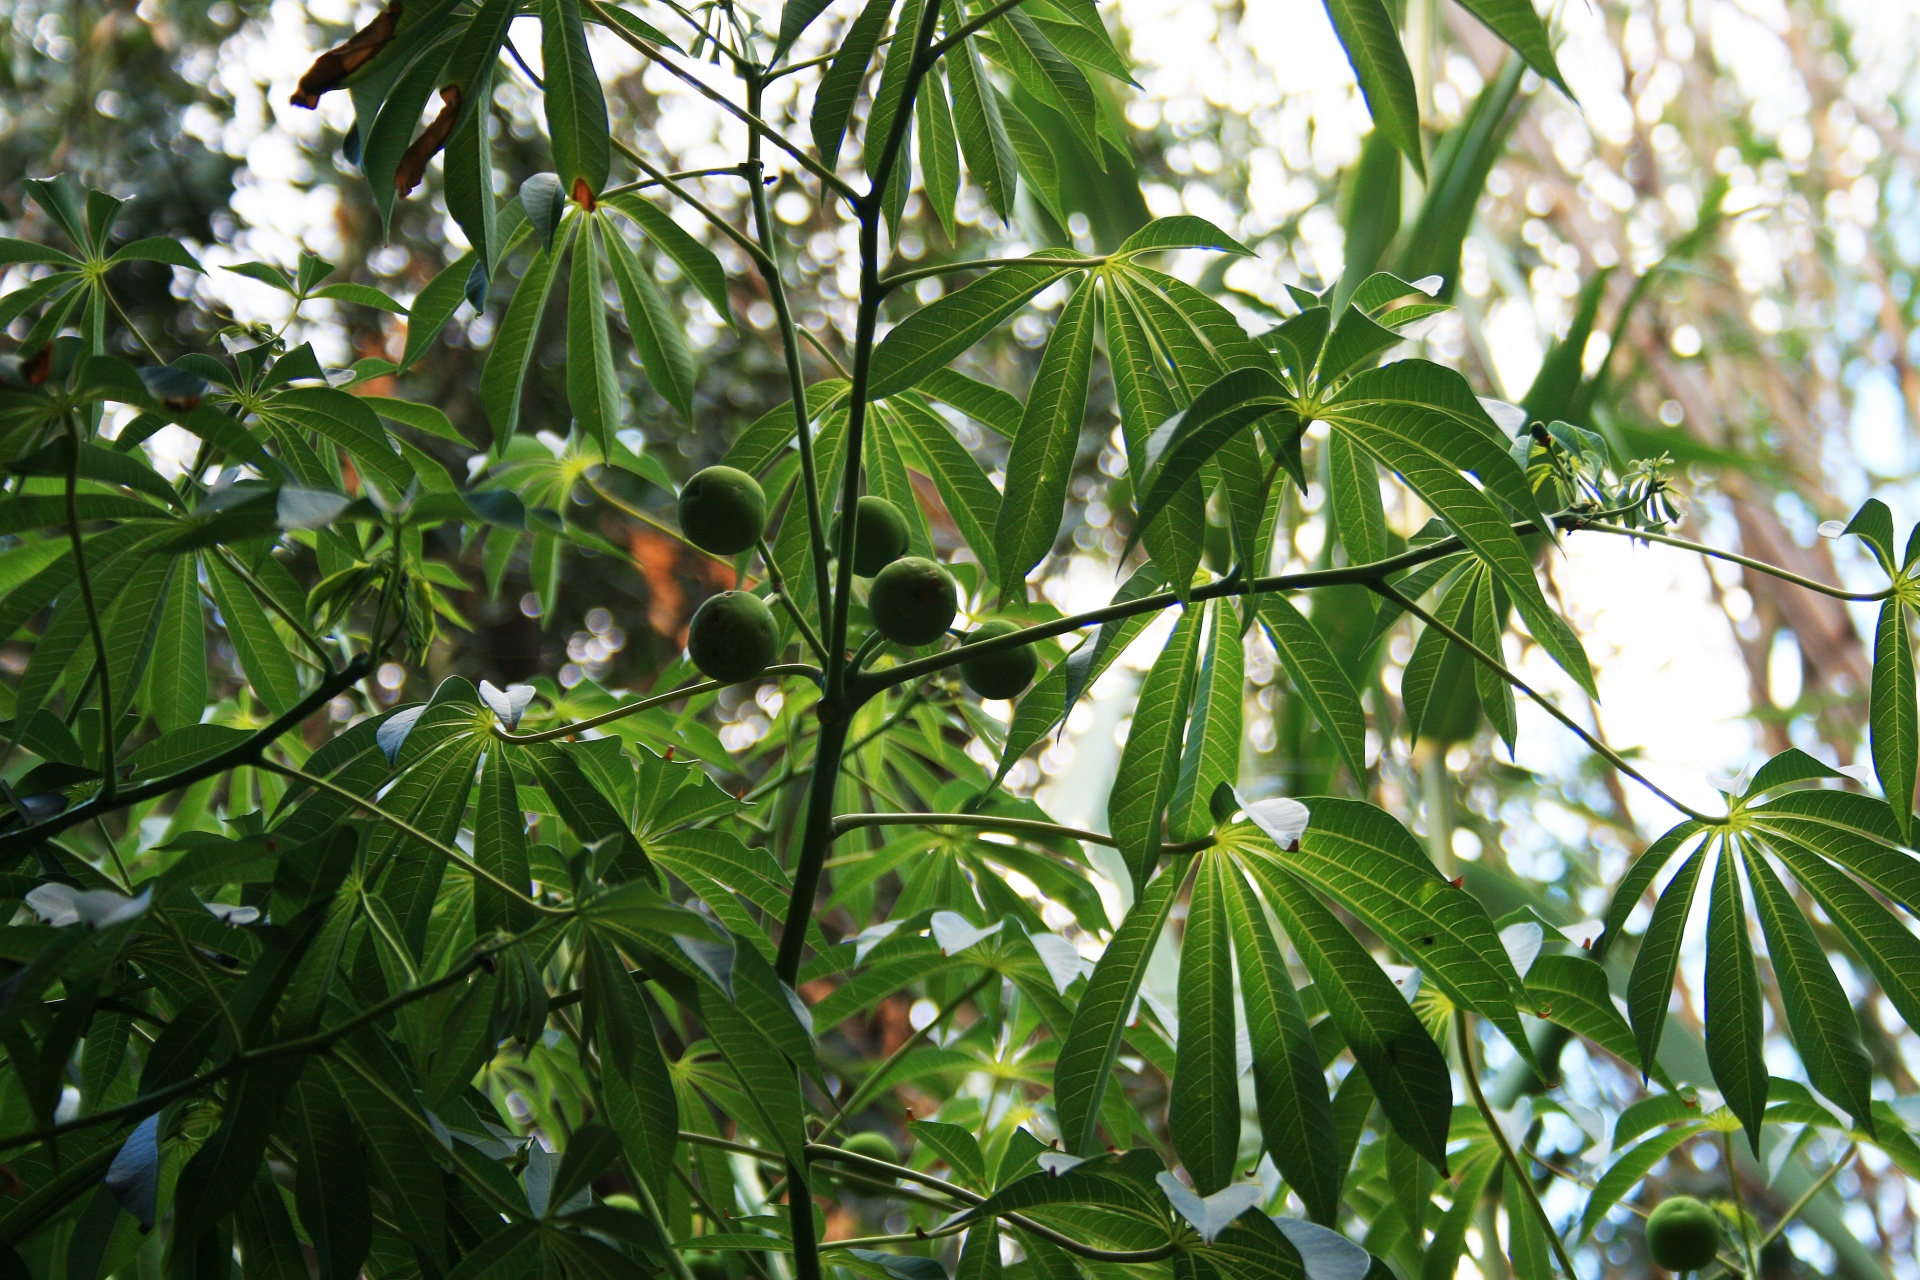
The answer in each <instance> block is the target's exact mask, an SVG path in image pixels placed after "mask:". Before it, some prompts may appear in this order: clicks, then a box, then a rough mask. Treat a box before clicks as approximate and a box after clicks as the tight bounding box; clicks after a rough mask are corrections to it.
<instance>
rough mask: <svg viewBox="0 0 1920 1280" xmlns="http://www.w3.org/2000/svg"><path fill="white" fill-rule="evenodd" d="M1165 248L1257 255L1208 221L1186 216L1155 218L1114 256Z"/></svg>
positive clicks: (1130, 255)
mask: <svg viewBox="0 0 1920 1280" xmlns="http://www.w3.org/2000/svg"><path fill="white" fill-rule="evenodd" d="M1161 249H1218V250H1220V251H1221V252H1222V253H1231V254H1240V255H1245V256H1251V255H1252V253H1253V250H1251V249H1249V248H1247V246H1245V245H1243V244H1241V243H1240V242H1239V241H1238V240H1235V239H1234V238H1233V237H1232V236H1230V235H1228V234H1227V233H1226V232H1224V231H1222V230H1221V229H1220V228H1219V227H1216V226H1214V225H1213V224H1212V223H1211V222H1208V221H1207V220H1206V219H1205V218H1201V217H1197V216H1195V215H1194V214H1191V213H1182V214H1175V215H1174V216H1173V217H1170V218H1155V219H1154V220H1153V221H1152V222H1149V223H1148V224H1147V225H1146V226H1144V227H1142V228H1140V229H1139V230H1138V231H1136V232H1134V233H1133V234H1132V235H1130V236H1128V237H1127V238H1126V240H1125V241H1124V242H1122V243H1121V245H1120V247H1119V248H1118V249H1115V250H1114V251H1113V256H1114V257H1116V258H1130V257H1132V256H1134V255H1135V254H1140V253H1153V252H1156V251H1158V250H1161Z"/></svg>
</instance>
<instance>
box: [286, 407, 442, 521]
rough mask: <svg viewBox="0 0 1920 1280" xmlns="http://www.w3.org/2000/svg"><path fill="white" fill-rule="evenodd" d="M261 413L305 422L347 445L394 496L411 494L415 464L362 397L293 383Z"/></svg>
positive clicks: (288, 421)
mask: <svg viewBox="0 0 1920 1280" xmlns="http://www.w3.org/2000/svg"><path fill="white" fill-rule="evenodd" d="M261 417H262V418H263V419H265V420H266V421H267V422H268V423H269V424H276V423H284V424H291V425H293V426H296V427H304V428H305V429H307V430H309V431H312V432H314V433H315V434H316V435H318V436H320V437H321V438H322V439H323V440H326V441H328V442H329V443H331V444H334V445H338V446H339V447H340V448H342V449H345V450H346V451H347V452H348V453H349V454H350V455H352V457H353V461H354V464H355V465H356V466H358V467H359V468H360V470H361V472H362V473H363V474H365V475H368V476H371V477H372V478H373V479H374V480H377V481H378V482H379V483H380V485H381V487H382V488H384V489H385V490H386V492H387V493H388V494H389V495H390V496H392V497H393V498H396V499H397V498H399V497H400V496H401V495H402V494H404V493H406V491H407V489H408V487H409V485H410V484H411V483H412V481H413V469H412V468H411V467H409V466H408V465H407V462H406V460H405V459H404V458H402V457H401V456H400V455H399V454H397V453H395V452H394V449H393V444H392V442H391V441H390V440H389V439H388V438H387V433H386V432H385V431H384V430H382V429H381V426H380V420H379V418H378V417H376V416H375V414H374V412H373V410H372V409H371V408H370V407H368V405H367V404H366V403H365V402H363V401H362V400H361V399H360V398H359V397H358V396H351V395H348V394H347V393H346V392H344V391H340V390H337V389H335V388H333V387H290V388H288V389H287V390H285V391H282V392H280V393H279V394H278V395H276V396H274V398H273V399H272V400H270V401H268V402H267V404H266V406H265V407H264V408H263V409H262V410H261Z"/></svg>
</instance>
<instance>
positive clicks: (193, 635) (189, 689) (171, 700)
mask: <svg viewBox="0 0 1920 1280" xmlns="http://www.w3.org/2000/svg"><path fill="white" fill-rule="evenodd" d="M154 651H155V652H156V653H158V654H160V655H161V660H160V661H159V662H156V663H154V664H152V665H151V666H150V667H149V668H148V670H147V701H146V706H147V709H148V710H149V711H150V712H152V713H153V718H154V721H155V722H156V723H157V724H158V725H159V726H160V731H161V732H162V733H168V732H171V731H173V730H175V729H184V728H186V727H187V726H189V725H197V724H199V723H200V715H201V713H202V712H203V711H205V710H206V706H207V664H206V652H207V627H206V617H205V615H204V614H203V613H202V612H201V608H200V571H199V568H198V562H197V561H196V560H195V559H194V558H193V557H192V556H183V557H181V559H180V564H179V569H178V571H177V572H175V573H174V575H173V580H172V581H171V582H170V583H169V584H168V586H167V598H166V603H165V604H164V605H162V606H161V610H160V628H159V631H158V632H157V633H156V634H155V636H154Z"/></svg>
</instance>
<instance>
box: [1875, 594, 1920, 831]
mask: <svg viewBox="0 0 1920 1280" xmlns="http://www.w3.org/2000/svg"><path fill="white" fill-rule="evenodd" d="M1867 724H1868V726H1869V729H1870V735H1869V736H1870V737H1871V738H1872V740H1873V772H1874V776H1875V777H1877V778H1878V779H1879V780H1880V790H1881V791H1882V792H1883V793H1884V794H1885V795H1886V797H1887V804H1888V805H1889V806H1891V807H1892V809H1893V814H1894V818H1895V820H1897V821H1898V822H1899V824H1900V831H1901V834H1902V835H1903V836H1909V837H1910V836H1911V834H1912V831H1913V787H1914V770H1915V761H1916V759H1920V705H1917V704H1916V701H1915V693H1914V674H1913V637H1912V635H1911V633H1910V632H1909V631H1908V630H1907V613H1906V607H1905V606H1904V605H1902V604H1901V602H1900V599H1899V597H1897V596H1895V597H1892V598H1890V599H1888V600H1887V601H1886V603H1884V604H1882V605H1881V606H1880V619H1879V621H1878V622H1877V623H1876V624H1875V626H1874V629H1873V688H1872V691H1871V693H1870V694H1869V695H1868V705H1867Z"/></svg>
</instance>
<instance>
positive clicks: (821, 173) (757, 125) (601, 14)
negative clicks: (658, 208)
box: [586, 0, 860, 201]
mask: <svg viewBox="0 0 1920 1280" xmlns="http://www.w3.org/2000/svg"><path fill="white" fill-rule="evenodd" d="M586 7H587V8H588V9H590V10H592V11H593V13H594V16H595V17H597V18H599V19H600V21H601V24H602V25H604V26H605V27H606V28H607V30H608V31H610V32H612V33H613V35H614V36H615V37H617V38H618V39H620V40H622V41H624V42H625V43H626V44H628V45H629V46H631V47H632V48H633V49H635V50H637V51H638V52H640V53H643V54H645V55H646V57H647V59H648V60H649V61H651V62H652V63H654V65H656V66H658V67H659V68H660V69H661V70H663V71H665V72H666V73H667V74H668V75H670V76H672V77H674V78H675V79H676V80H679V81H680V82H681V83H682V84H685V85H686V86H687V87H688V88H690V89H692V90H693V91H694V92H695V93H697V94H699V95H700V96H701V97H703V98H705V99H706V100H707V101H709V102H711V103H713V104H714V105H715V106H717V107H719V108H720V109H721V110H722V111H724V112H726V113H727V114H728V115H730V116H732V117H733V118H734V119H736V120H738V121H740V122H741V123H742V124H744V125H746V126H747V128H748V129H750V130H752V131H753V133H754V134H755V135H756V136H758V137H761V138H764V139H766V140H767V141H768V142H771V143H772V144H773V145H774V146H776V147H778V148H780V149H781V150H782V151H784V152H786V153H787V154H788V155H790V156H792V157H793V158H794V160H795V161H796V162H798V163H799V165H800V167H801V168H803V169H805V170H806V171H807V172H808V173H811V174H812V175H813V176H814V177H816V178H818V179H819V180H820V182H821V183H822V184H823V185H824V186H826V187H828V188H829V189H831V190H832V191H833V192H834V193H835V194H837V195H839V196H840V197H842V198H843V199H846V200H849V201H852V200H857V199H859V195H860V193H859V192H857V191H855V190H854V189H853V188H852V187H851V186H849V185H848V184H847V183H846V182H845V181H843V180H842V179H841V177H840V175H839V174H837V173H835V172H834V171H833V170H831V169H829V168H827V167H826V166H825V165H823V164H821V163H820V162H819V161H818V160H815V159H814V158H813V157H812V156H810V155H808V154H807V153H806V152H805V151H804V150H802V149H801V148H799V147H796V146H794V145H793V144H792V143H791V142H788V141H787V139H786V135H785V134H783V133H781V132H780V131H779V130H778V129H776V128H774V127H773V126H772V125H770V124H768V123H767V122H766V121H765V120H762V119H761V118H760V117H759V116H757V115H755V114H754V113H753V112H751V111H748V110H746V109H745V108H744V107H741V106H740V105H738V104H737V103H735V102H734V101H733V100H732V99H730V98H728V97H727V95H725V94H724V93H721V92H720V91H719V90H718V89H715V88H713V87H712V86H711V85H709V84H708V83H707V82H706V81H704V80H702V79H700V77H698V76H696V75H694V74H692V73H691V72H689V71H687V70H686V69H685V68H684V67H682V66H681V65H680V64H679V63H677V62H675V61H674V60H673V59H672V58H670V57H668V56H667V54H666V53H665V51H663V50H661V49H659V48H657V47H656V46H655V45H654V44H653V42H652V41H649V40H643V39H641V38H640V37H639V36H637V35H635V34H633V32H631V31H628V30H627V29H626V28H625V27H623V26H621V25H620V24H619V23H617V22H615V21H613V20H612V19H611V18H609V17H608V16H607V11H606V8H605V6H604V5H602V4H601V3H600V0H586ZM649 176H650V177H653V176H658V175H649Z"/></svg>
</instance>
